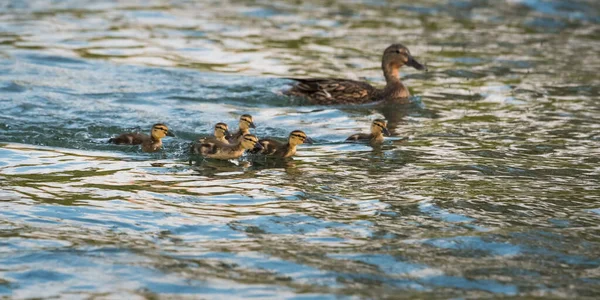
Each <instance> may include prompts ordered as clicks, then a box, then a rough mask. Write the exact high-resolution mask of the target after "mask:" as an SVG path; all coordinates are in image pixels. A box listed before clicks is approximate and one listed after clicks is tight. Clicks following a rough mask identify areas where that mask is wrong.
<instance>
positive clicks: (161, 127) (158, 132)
mask: <svg viewBox="0 0 600 300" xmlns="http://www.w3.org/2000/svg"><path fill="white" fill-rule="evenodd" d="M150 135H151V136H152V138H153V139H155V140H160V139H162V138H164V137H165V136H175V135H174V134H173V133H172V132H170V131H169V127H167V125H165V124H163V123H156V124H154V125H152V130H151V131H150Z"/></svg>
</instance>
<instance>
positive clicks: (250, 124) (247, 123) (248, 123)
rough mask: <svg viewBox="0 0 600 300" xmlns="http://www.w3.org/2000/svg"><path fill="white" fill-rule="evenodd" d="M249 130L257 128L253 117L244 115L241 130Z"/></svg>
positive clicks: (241, 120) (241, 118) (241, 119)
mask: <svg viewBox="0 0 600 300" xmlns="http://www.w3.org/2000/svg"><path fill="white" fill-rule="evenodd" d="M249 128H256V126H255V125H254V121H253V120H252V116H251V115H242V116H241V117H240V129H241V130H248V129H249Z"/></svg>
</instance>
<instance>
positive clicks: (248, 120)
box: [227, 115, 256, 143]
mask: <svg viewBox="0 0 600 300" xmlns="http://www.w3.org/2000/svg"><path fill="white" fill-rule="evenodd" d="M250 128H256V125H254V121H253V120H252V116H251V115H241V116H240V124H239V129H238V131H237V132H236V133H234V134H233V135H230V136H227V140H228V141H229V142H230V143H235V142H237V141H239V140H241V139H242V137H243V136H244V135H246V134H250Z"/></svg>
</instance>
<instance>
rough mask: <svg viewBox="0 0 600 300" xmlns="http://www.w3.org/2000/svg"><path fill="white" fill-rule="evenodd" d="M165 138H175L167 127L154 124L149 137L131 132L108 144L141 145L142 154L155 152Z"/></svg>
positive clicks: (113, 139) (115, 138)
mask: <svg viewBox="0 0 600 300" xmlns="http://www.w3.org/2000/svg"><path fill="white" fill-rule="evenodd" d="M165 136H175V135H173V133H171V132H170V131H169V128H168V127H167V125H165V124H163V123H156V124H154V125H152V130H151V131H150V135H146V134H143V133H138V132H132V133H123V134H121V135H119V136H117V137H114V138H111V139H109V140H108V142H109V143H113V144H117V145H142V151H144V152H156V151H159V150H160V148H161V147H162V138H164V137H165Z"/></svg>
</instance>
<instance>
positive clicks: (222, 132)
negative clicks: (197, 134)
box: [198, 123, 230, 144]
mask: <svg viewBox="0 0 600 300" xmlns="http://www.w3.org/2000/svg"><path fill="white" fill-rule="evenodd" d="M228 136H230V135H229V127H228V126H227V124H225V123H217V124H215V131H214V135H213V136H209V137H203V138H200V139H198V142H199V143H204V142H211V141H218V142H221V143H225V144H229V141H228V140H227V137H228Z"/></svg>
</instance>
